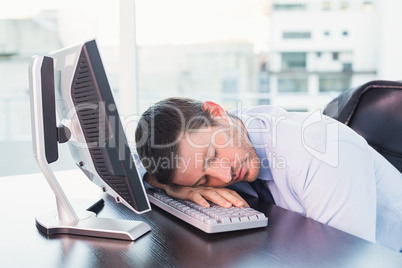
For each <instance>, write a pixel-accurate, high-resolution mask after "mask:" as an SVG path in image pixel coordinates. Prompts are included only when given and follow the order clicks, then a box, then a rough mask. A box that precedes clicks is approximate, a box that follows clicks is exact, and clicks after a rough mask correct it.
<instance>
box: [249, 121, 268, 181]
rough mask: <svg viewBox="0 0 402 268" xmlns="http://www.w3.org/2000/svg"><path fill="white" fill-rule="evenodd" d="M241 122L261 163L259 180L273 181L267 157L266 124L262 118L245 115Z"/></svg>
mask: <svg viewBox="0 0 402 268" xmlns="http://www.w3.org/2000/svg"><path fill="white" fill-rule="evenodd" d="M241 120H242V121H243V123H244V125H245V126H246V129H247V132H248V136H249V138H250V141H251V143H252V144H253V145H254V148H255V150H256V152H257V155H258V157H259V158H260V161H261V169H260V173H259V174H258V178H259V179H261V180H273V177H272V172H271V169H270V165H269V158H268V155H267V145H268V144H267V142H266V138H267V137H264V134H266V129H267V128H266V125H265V122H264V121H263V120H262V119H260V118H257V117H253V116H249V115H244V114H243V115H242V117H241ZM259 130H260V131H259Z"/></svg>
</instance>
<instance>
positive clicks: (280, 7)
mask: <svg viewBox="0 0 402 268" xmlns="http://www.w3.org/2000/svg"><path fill="white" fill-rule="evenodd" d="M273 9H274V10H276V11H298V10H306V5H305V4H274V6H273Z"/></svg>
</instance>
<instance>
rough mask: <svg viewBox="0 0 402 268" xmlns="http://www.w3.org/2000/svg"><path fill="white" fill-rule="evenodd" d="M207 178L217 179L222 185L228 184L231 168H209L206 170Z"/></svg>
mask: <svg viewBox="0 0 402 268" xmlns="http://www.w3.org/2000/svg"><path fill="white" fill-rule="evenodd" d="M206 174H207V175H208V176H211V177H214V178H217V179H219V180H221V181H223V182H224V183H229V182H231V181H232V168H231V167H230V166H224V165H220V166H210V167H208V169H207V170H206Z"/></svg>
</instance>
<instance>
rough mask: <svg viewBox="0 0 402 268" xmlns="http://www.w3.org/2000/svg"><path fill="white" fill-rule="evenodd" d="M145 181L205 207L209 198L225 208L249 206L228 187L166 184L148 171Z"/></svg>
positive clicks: (178, 197)
mask: <svg viewBox="0 0 402 268" xmlns="http://www.w3.org/2000/svg"><path fill="white" fill-rule="evenodd" d="M144 179H145V181H146V182H148V183H149V184H150V185H152V186H153V187H155V188H159V189H163V190H165V191H166V193H167V194H168V195H169V196H171V197H174V198H177V199H183V200H190V201H193V202H195V203H197V204H198V205H200V206H203V207H209V203H208V201H207V200H209V201H211V202H213V203H215V204H217V205H219V206H221V207H225V208H229V207H231V206H235V207H249V205H248V204H247V202H246V201H245V200H244V199H243V198H242V197H241V196H240V195H239V194H238V193H237V192H235V191H233V190H230V189H226V188H214V187H204V186H197V187H190V186H181V185H177V184H172V185H166V184H161V183H159V182H157V181H156V180H155V178H153V177H152V176H150V175H149V174H148V173H146V174H145V177H144Z"/></svg>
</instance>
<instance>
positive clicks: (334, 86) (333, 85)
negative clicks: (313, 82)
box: [319, 74, 350, 92]
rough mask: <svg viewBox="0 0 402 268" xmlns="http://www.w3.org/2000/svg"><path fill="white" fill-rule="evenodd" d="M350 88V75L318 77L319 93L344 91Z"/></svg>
mask: <svg viewBox="0 0 402 268" xmlns="http://www.w3.org/2000/svg"><path fill="white" fill-rule="evenodd" d="M349 87H350V75H348V74H326V75H320V78H319V91H320V92H331V91H336V92H340V91H344V90H346V89H348V88H349Z"/></svg>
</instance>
